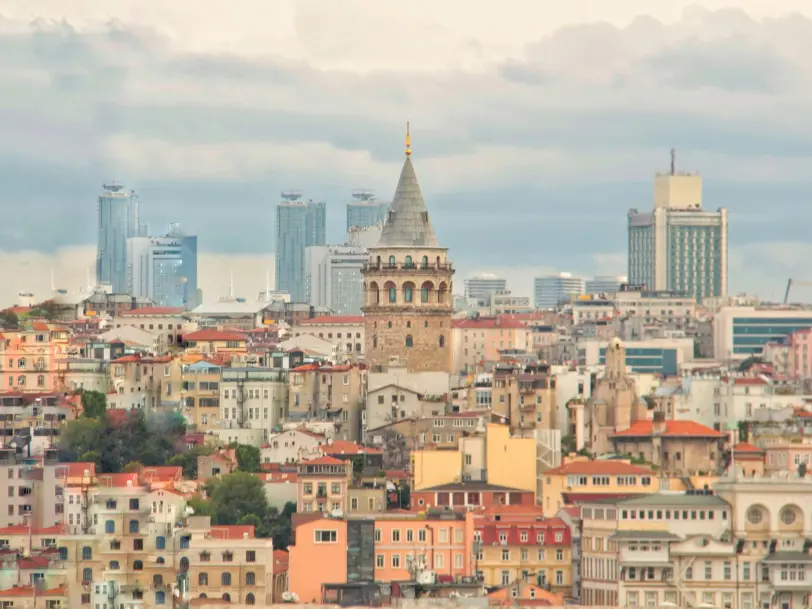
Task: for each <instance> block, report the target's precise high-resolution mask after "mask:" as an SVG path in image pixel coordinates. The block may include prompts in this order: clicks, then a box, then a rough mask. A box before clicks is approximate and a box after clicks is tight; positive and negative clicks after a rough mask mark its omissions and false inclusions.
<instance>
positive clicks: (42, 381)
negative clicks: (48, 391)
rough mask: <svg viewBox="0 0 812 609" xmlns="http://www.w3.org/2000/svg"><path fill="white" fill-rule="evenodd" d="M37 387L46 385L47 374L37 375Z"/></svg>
mask: <svg viewBox="0 0 812 609" xmlns="http://www.w3.org/2000/svg"><path fill="white" fill-rule="evenodd" d="M37 387H45V375H43V374H38V375H37Z"/></svg>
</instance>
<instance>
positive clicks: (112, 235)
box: [96, 182, 141, 294]
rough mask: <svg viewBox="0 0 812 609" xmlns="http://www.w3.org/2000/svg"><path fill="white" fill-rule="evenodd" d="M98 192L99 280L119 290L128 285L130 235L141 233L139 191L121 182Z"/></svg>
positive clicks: (97, 259)
mask: <svg viewBox="0 0 812 609" xmlns="http://www.w3.org/2000/svg"><path fill="white" fill-rule="evenodd" d="M103 188H104V192H103V193H102V194H101V195H99V207H98V219H99V224H98V227H99V237H98V245H97V249H96V282H97V283H98V284H99V285H106V286H110V287H111V289H112V291H113V292H114V293H116V294H121V293H124V292H125V291H126V289H127V239H128V238H129V237H137V236H138V235H139V232H140V229H141V224H140V216H139V200H138V195H137V194H136V193H135V192H134V191H125V190H124V186H123V185H122V184H117V183H115V182H114V183H110V184H104V185H103Z"/></svg>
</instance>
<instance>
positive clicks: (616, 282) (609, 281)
mask: <svg viewBox="0 0 812 609" xmlns="http://www.w3.org/2000/svg"><path fill="white" fill-rule="evenodd" d="M624 283H629V279H628V277H626V276H624V275H599V276H597V277H594V278H593V279H587V280H586V293H587V294H611V293H613V292H619V291H620V286H622V285H623V284H624Z"/></svg>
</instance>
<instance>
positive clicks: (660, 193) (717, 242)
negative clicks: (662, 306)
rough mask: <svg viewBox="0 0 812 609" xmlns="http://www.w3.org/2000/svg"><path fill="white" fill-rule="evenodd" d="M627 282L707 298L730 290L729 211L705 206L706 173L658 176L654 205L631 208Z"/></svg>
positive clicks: (672, 152)
mask: <svg viewBox="0 0 812 609" xmlns="http://www.w3.org/2000/svg"><path fill="white" fill-rule="evenodd" d="M628 219H629V267H628V270H629V283H631V284H636V285H645V286H646V287H648V288H649V289H651V290H669V291H673V292H680V293H683V294H688V295H691V296H693V297H694V298H696V300H697V301H701V300H702V299H703V298H708V297H714V296H725V295H726V294H727V210H726V209H725V208H723V207H721V208H719V209H718V210H717V211H706V210H704V209H702V178H701V177H700V176H699V175H696V174H690V173H684V172H677V171H676V163H675V157H674V151H673V150H672V151H671V171H670V172H669V173H664V174H657V175H656V176H655V178H654V209H653V210H652V211H651V212H643V213H641V212H639V211H637V210H636V209H631V210H629V214H628Z"/></svg>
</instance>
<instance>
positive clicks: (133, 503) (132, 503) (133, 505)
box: [130, 499, 139, 510]
mask: <svg viewBox="0 0 812 609" xmlns="http://www.w3.org/2000/svg"><path fill="white" fill-rule="evenodd" d="M138 506H139V501H138V499H130V509H131V510H137V509H138Z"/></svg>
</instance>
